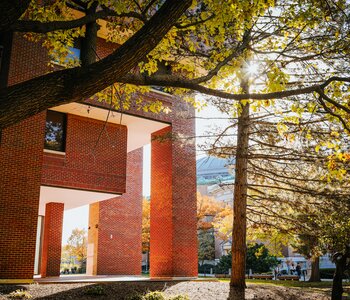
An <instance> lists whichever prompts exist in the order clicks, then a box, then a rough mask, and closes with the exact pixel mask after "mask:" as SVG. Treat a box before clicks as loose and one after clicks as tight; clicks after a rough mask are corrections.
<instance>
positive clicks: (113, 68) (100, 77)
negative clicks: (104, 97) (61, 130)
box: [0, 0, 192, 128]
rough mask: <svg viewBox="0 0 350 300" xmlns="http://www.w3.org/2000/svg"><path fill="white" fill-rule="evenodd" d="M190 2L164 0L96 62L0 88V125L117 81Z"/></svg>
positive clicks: (169, 27)
mask: <svg viewBox="0 0 350 300" xmlns="http://www.w3.org/2000/svg"><path fill="white" fill-rule="evenodd" d="M191 3H192V0H167V1H166V2H165V3H164V4H163V5H162V6H161V8H160V9H159V10H158V11H157V12H156V13H155V14H154V16H153V17H152V18H151V19H150V20H149V21H148V22H147V23H146V24H145V25H144V26H143V27H142V28H141V29H140V30H139V31H138V32H136V33H135V34H134V35H133V36H132V37H131V38H130V39H129V40H128V41H126V42H125V43H124V44H123V45H122V46H120V47H119V48H118V49H117V50H115V51H114V52H113V53H112V54H111V55H109V56H107V57H106V58H104V59H102V60H100V61H98V62H95V63H93V64H90V65H88V66H82V67H77V68H72V69H68V70H61V71H57V72H53V73H49V74H46V75H43V76H40V77H37V78H34V79H31V80H28V81H25V82H22V83H19V84H16V85H13V86H10V87H8V88H5V89H1V90H0V128H5V127H8V126H10V125H13V124H15V123H18V122H20V121H22V120H24V119H25V118H27V117H29V116H32V115H35V114H37V113H39V112H41V111H43V110H45V109H48V108H50V107H54V106H57V105H61V104H65V103H70V102H75V101H81V100H83V99H86V98H88V97H91V96H93V95H94V94H95V93H97V92H99V91H101V90H103V89H105V88H106V87H108V86H110V85H111V84H113V83H115V82H118V80H119V79H120V78H122V77H123V76H125V75H126V74H127V73H128V72H129V71H130V70H131V69H132V68H133V67H134V66H135V65H137V63H139V62H140V61H142V60H143V59H145V57H146V55H147V54H148V53H149V52H150V51H152V50H153V49H154V48H155V47H156V46H157V45H158V44H159V42H160V41H161V40H162V38H163V37H164V36H165V35H166V33H167V32H168V31H169V30H170V29H171V27H173V25H174V24H175V23H176V21H177V20H178V19H179V18H180V17H181V15H182V14H183V13H184V12H185V11H186V9H187V8H188V7H189V6H190V5H191Z"/></svg>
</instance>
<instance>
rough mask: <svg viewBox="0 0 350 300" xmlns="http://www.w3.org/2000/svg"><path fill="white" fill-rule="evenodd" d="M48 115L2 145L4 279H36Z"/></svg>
mask: <svg viewBox="0 0 350 300" xmlns="http://www.w3.org/2000/svg"><path fill="white" fill-rule="evenodd" d="M45 116H46V114H45V113H40V114H38V115H36V116H34V117H31V118H28V119H27V120H25V121H23V122H21V123H19V124H16V125H14V126H11V127H9V128H6V129H4V130H3V131H2V134H1V141H0V203H1V205H0V220H1V224H0V279H27V280H32V279H33V273H34V257H35V240H36V227H37V222H38V210H39V195H40V179H41V167H42V156H43V140H44V128H45Z"/></svg>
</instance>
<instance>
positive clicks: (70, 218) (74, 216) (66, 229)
mask: <svg viewBox="0 0 350 300" xmlns="http://www.w3.org/2000/svg"><path fill="white" fill-rule="evenodd" d="M196 116H197V117H199V118H196V135H197V136H204V135H206V132H207V131H208V130H210V128H212V127H217V126H219V127H222V126H224V125H225V123H226V121H224V120H218V119H208V118H215V117H222V115H221V114H220V112H218V111H217V110H216V109H215V108H213V107H204V108H203V109H202V110H201V111H199V112H197V113H196ZM204 139H206V138H202V139H200V138H198V139H197V143H200V142H201V141H203V140H204ZM143 150H144V151H143V196H145V197H148V196H150V185H151V183H150V178H151V147H150V144H149V145H146V146H144V148H143ZM203 156H204V153H203V151H200V150H199V149H198V148H197V159H198V158H200V157H203ZM88 218H89V206H88V205H85V206H81V207H78V208H74V209H69V210H65V211H64V216H63V233H62V244H63V245H64V244H66V243H67V240H68V238H69V236H70V235H71V233H72V231H73V229H75V228H79V229H83V228H84V229H85V230H86V231H87V228H88Z"/></svg>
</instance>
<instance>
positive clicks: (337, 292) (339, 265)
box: [332, 255, 346, 300]
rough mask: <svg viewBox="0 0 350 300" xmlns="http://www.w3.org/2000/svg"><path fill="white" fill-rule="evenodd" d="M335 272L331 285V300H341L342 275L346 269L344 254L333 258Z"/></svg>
mask: <svg viewBox="0 0 350 300" xmlns="http://www.w3.org/2000/svg"><path fill="white" fill-rule="evenodd" d="M334 262H335V272H334V277H333V285H332V300H342V295H343V275H344V271H345V269H346V255H342V256H341V257H339V259H335V260H334Z"/></svg>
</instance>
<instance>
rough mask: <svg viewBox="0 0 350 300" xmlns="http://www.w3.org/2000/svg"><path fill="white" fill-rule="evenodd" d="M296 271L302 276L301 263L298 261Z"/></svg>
mask: <svg viewBox="0 0 350 300" xmlns="http://www.w3.org/2000/svg"><path fill="white" fill-rule="evenodd" d="M295 271H297V274H298V277H299V278H300V276H301V266H300V264H299V263H297V266H296V267H295Z"/></svg>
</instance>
